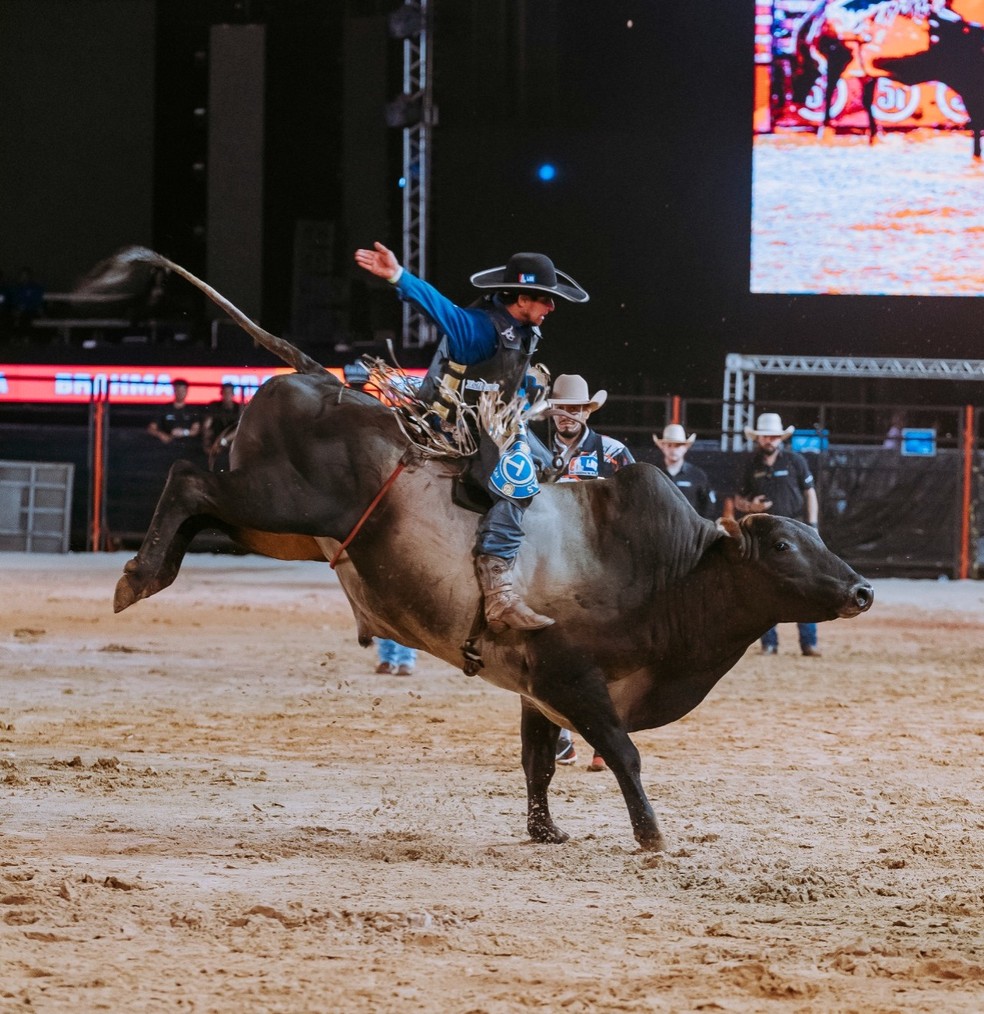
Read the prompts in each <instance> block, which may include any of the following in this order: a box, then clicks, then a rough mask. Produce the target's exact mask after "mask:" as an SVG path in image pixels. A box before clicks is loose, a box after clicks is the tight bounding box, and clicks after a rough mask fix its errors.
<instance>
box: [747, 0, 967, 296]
mask: <svg viewBox="0 0 984 1014" xmlns="http://www.w3.org/2000/svg"><path fill="white" fill-rule="evenodd" d="M982 26H984V0H881V2H872V0H831V2H823V0H820V2H817V0H771V2H760V3H756V4H755V103H754V116H753V154H752V231H751V277H750V288H751V291H752V292H754V293H789V294H792V293H809V294H847V295H893V296H906V295H911V296H979V295H984V257H982V255H981V249H982V240H984V167H982V164H981V160H980V158H979V157H975V150H974V149H975V142H974V138H973V132H972V131H971V129H970V127H969V121H970V117H969V115H968V110H970V112H972V113H974V114H975V115H976V118H977V120H978V123H979V124H980V125H984V27H982ZM976 156H979V149H978V151H977V152H976Z"/></svg>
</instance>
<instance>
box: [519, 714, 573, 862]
mask: <svg viewBox="0 0 984 1014" xmlns="http://www.w3.org/2000/svg"><path fill="white" fill-rule="evenodd" d="M559 731H560V730H559V729H558V728H557V726H556V725H554V723H553V722H551V721H550V719H549V718H546V717H545V716H544V715H542V714H541V713H540V712H539V711H538V710H537V708H536V707H535V706H534V705H533V704H532V703H530V701H528V700H527V699H526V698H525V697H524V698H523V716H522V720H521V723H520V732H521V737H522V743H523V770H524V771H525V772H526V798H527V809H526V829H527V831H528V832H529V835H530V837H531V838H532V839H533V841H537V842H547V843H551V844H559V843H560V842H565V841H567V840H568V838H569V837H570V835H568V834H565V833H564V832H563V831H561V829H560V828H559V827H557V825H556V824H555V823H554V822H553V819H552V818H551V816H550V804H549V802H548V799H547V792H548V790H549V788H550V781H551V779H552V778H553V776H554V771H555V770H556V767H557V734H558V732H559Z"/></svg>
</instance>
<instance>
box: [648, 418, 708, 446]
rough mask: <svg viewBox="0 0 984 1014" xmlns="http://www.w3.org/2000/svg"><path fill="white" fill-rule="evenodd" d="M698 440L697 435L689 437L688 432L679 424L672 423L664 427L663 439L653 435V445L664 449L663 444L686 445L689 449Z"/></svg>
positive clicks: (692, 434) (693, 434)
mask: <svg viewBox="0 0 984 1014" xmlns="http://www.w3.org/2000/svg"><path fill="white" fill-rule="evenodd" d="M696 439H697V434H696V433H691V434H690V436H689V437H688V436H687V431H686V430H685V429H684V428H683V427H682V426H681V425H680V424H679V423H670V425H669V426H666V427H664V429H663V435H662V436H661V437H658V436H656V434H655V433H654V434H653V443H654V444H655V445H656V446H657V447H662V446H663V444H686V445H687V446H688V447H689V446H690V445H691V444H692V443H693V442H694V441H695V440H696Z"/></svg>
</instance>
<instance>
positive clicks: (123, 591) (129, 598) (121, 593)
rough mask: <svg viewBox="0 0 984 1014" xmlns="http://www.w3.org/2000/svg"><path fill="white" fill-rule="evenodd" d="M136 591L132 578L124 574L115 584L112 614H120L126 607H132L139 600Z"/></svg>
mask: <svg viewBox="0 0 984 1014" xmlns="http://www.w3.org/2000/svg"><path fill="white" fill-rule="evenodd" d="M139 598H140V596H139V595H138V594H137V589H136V588H135V587H134V584H133V578H131V577H130V575H129V574H124V575H123V576H122V577H121V578H120V579H119V581H117V582H116V592H115V594H114V595H113V612H114V613H122V612H123V610H124V609H126V608H127V607H128V606H132V605H133V603H134V602H136V601H137V599H139Z"/></svg>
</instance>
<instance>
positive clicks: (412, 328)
mask: <svg viewBox="0 0 984 1014" xmlns="http://www.w3.org/2000/svg"><path fill="white" fill-rule="evenodd" d="M403 6H404V8H409V9H410V11H407V13H414V14H416V15H419V17H418V20H417V24H419V26H420V28H419V31H417V32H415V33H414V34H412V35H410V36H408V37H407V38H405V39H404V40H403V96H404V98H405V99H406V100H407V103H408V104H409V105H416V104H419V109H420V118H419V120H418V121H417V122H416V123H413V124H410V125H408V126H405V127H404V128H403V259H402V263H403V266H404V267H405V268H406V269H407V270H408V271H409V272H410V273H411V274H414V275H416V276H417V277H418V278H426V277H427V240H428V235H427V233H428V225H429V217H430V207H429V205H430V178H431V130H432V128H433V126H434V124H435V122H436V116H435V111H434V103H433V88H432V84H431V81H432V78H433V72H432V66H433V60H432V50H431V45H430V34H431V33H430V27H431V18H430V11H429V10H428V0H404V4H403ZM436 340H437V335H436V329H435V327H434V325H433V324H432V323H431V322H430V321H429V320H428V319H427V318H426V317H424V316H423V314H421V313H420V312H419V311H418V310H417V309H416V308H415V307H413V306H411V305H410V304H409V303H408V302H405V301H404V303H403V347H404V348H424V347H425V346H427V345H431V344H433V343H434V342H435V341H436Z"/></svg>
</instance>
